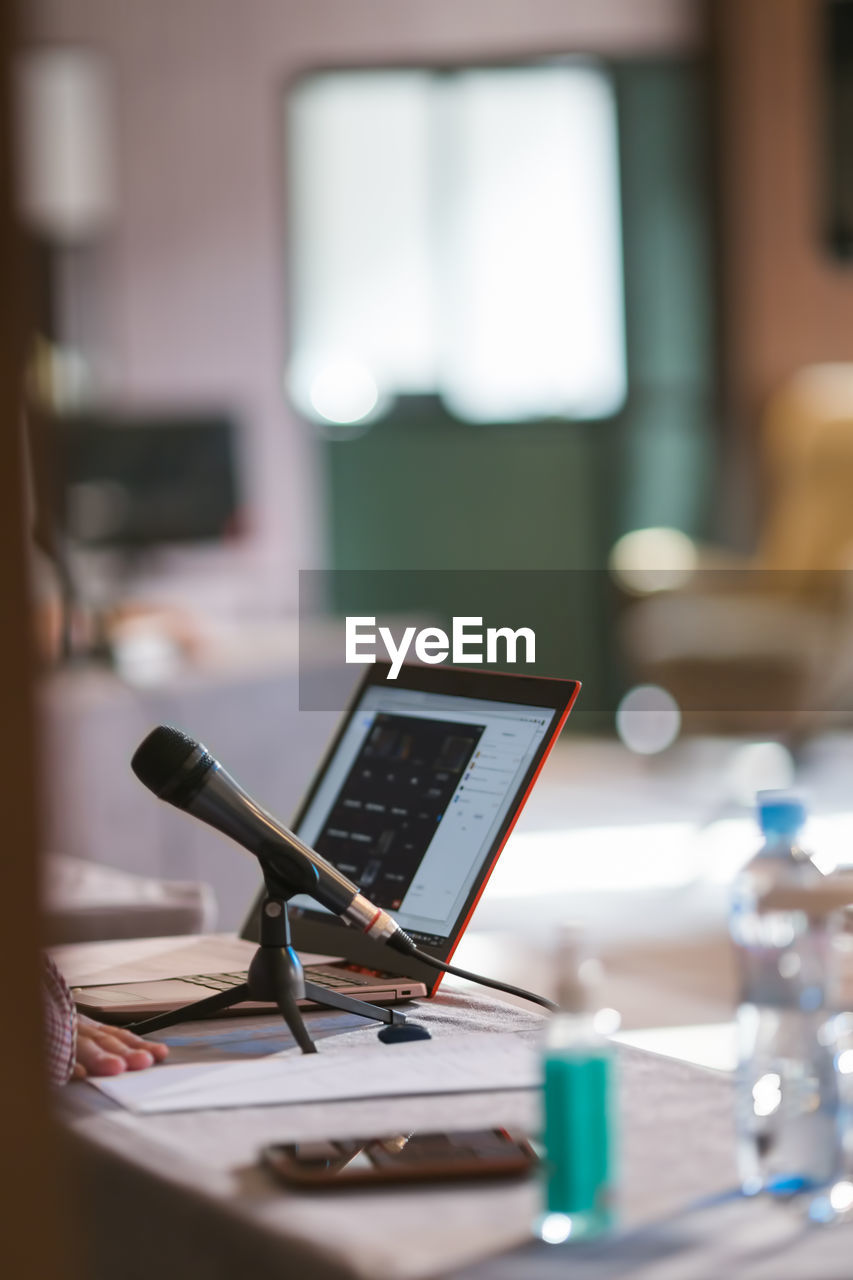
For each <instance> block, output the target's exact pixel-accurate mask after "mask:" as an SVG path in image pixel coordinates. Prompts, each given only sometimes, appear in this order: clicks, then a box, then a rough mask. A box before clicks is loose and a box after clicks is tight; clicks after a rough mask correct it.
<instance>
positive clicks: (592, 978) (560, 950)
mask: <svg viewBox="0 0 853 1280" xmlns="http://www.w3.org/2000/svg"><path fill="white" fill-rule="evenodd" d="M554 959H555V967H556V972H557V1004H558V1005H559V1007H560V1009H561V1010H563V1011H564V1012H565V1013H584V1012H585V1011H586V1010H587V1009H589V1008H590V1006H591V1003H592V994H593V989H594V987H595V985H596V979H597V978H598V977H599V976H600V966H599V964H598V962H597V961H596V960H594V959H593V958H592V957H591V956H590V955H589V951H588V948H587V946H586V944H585V936H584V929H583V926H582V925H580V924H577V923H575V922H571V923H568V924H562V925H560V927H559V929H558V931H557V938H556V944H555V947H554Z"/></svg>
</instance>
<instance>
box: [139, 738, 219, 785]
mask: <svg viewBox="0 0 853 1280" xmlns="http://www.w3.org/2000/svg"><path fill="white" fill-rule="evenodd" d="M199 746H200V743H198V742H196V741H195V739H194V738H190V737H189V736H188V735H187V734H186V733H182V732H181V730H180V729H173V728H172V726H171V725H168V724H161V725H159V726H158V727H157V728H156V729H152V730H151V732H150V733H149V735H148V737H147V738H144V739H143V740H142V742H140V744H139V746H138V747H137V748H136V750H135V751H134V753H133V758H132V759H131V762H130V767H131V769H132V770H133V772H134V773H135V774H136V776H137V778H138V779H139V781H140V782H141V783H142V784H143V786H146V787H148V789H149V791H153V792H154V794H155V795H157V796H159V795H162V793H163V792H164V791H166V790H168V788H169V785H170V784H171V783H172V782H174V781H175V779H176V777H177V775H178V774H179V773H180V770H181V768H182V766H183V765H184V763H185V762H186V761H187V760H188V759H189V757H190V756H191V755H192V753H193V752H194V751H195V750H196V749H197V748H198V747H199ZM202 750H204V748H203V747H202Z"/></svg>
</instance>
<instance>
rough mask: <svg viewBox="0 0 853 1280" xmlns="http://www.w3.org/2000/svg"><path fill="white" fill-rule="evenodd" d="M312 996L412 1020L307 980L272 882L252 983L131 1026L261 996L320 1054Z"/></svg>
mask: <svg viewBox="0 0 853 1280" xmlns="http://www.w3.org/2000/svg"><path fill="white" fill-rule="evenodd" d="M306 998H307V999H308V1000H312V1001H314V1003H315V1004H319V1005H325V1006H326V1007H327V1008H329V1009H342V1010H344V1012H346V1013H357V1014H360V1015H361V1017H363V1018H375V1019H376V1021H377V1022H388V1023H390V1024H392V1025H400V1024H403V1023H405V1021H406V1018H405V1015H404V1014H402V1013H399V1012H398V1011H397V1010H396V1009H387V1008H383V1007H382V1005H378V1004H368V1002H367V1001H366V1000H355V999H354V998H353V997H352V996H345V995H343V994H342V993H341V992H340V991H330V990H329V989H328V988H327V987H323V986H321V985H320V984H319V983H317V982H306V980H305V973H304V971H303V969H302V961H301V960H300V959H299V956H298V955H297V954H296V952H295V951H294V950H293V947H292V945H291V942H290V921H289V919H288V915H287V902H286V900H285V899H284V898H283V897H281V895H280V894H277V893H275V892H273V891H272V890H271V889H270V887H269V885H267V893H266V896H265V898H264V900H263V904H262V906H261V942H260V946H259V947H258V949H257V951H256V952H255V954H254V956H253V957H252V962H251V964H250V965H249V972H248V974H247V977H246V981H245V982H241V983H239V984H238V985H237V986H236V987H229V988H228V990H227V991H217V992H216V994H215V995H212V996H208V998H207V999H205V1000H196V1001H194V1002H193V1003H192V1004H187V1005H184V1006H183V1007H182V1008H180V1009H172V1010H171V1011H170V1012H169V1013H161V1014H158V1015H157V1016H156V1017H154V1018H146V1019H145V1021H144V1022H135V1023H133V1024H132V1025H131V1026H130V1027H129V1028H128V1030H130V1031H135V1032H136V1034H137V1035H145V1034H146V1033H147V1032H149V1031H161V1030H162V1029H163V1028H164V1027H172V1026H174V1025H175V1024H176V1023H178V1022H189V1021H195V1020H198V1019H200V1018H207V1017H209V1016H211V1015H212V1014H216V1013H220V1012H221V1011H222V1010H223V1009H230V1008H231V1007H232V1006H233V1005H235V1004H243V1003H244V1002H245V1001H247V1000H252V1001H254V1000H258V1001H263V1002H264V1003H268V1002H269V1003H272V1004H275V1005H277V1006H278V1011H279V1013H280V1014H281V1016H282V1018H284V1021H285V1022H286V1023H287V1026H288V1028H289V1029H290V1032H291V1034H292V1035H293V1038H294V1039H295V1041H296V1043H297V1044H298V1045H299V1048H300V1049H301V1050H302V1052H303V1053H316V1052H317V1046H316V1045H315V1044H314V1041H313V1040H312V1039H311V1037H310V1036H309V1034H308V1029H307V1027H306V1026H305V1022H304V1020H303V1018H302V1011H301V1009H300V1008H299V1005H298V1004H297V1001H298V1000H301V999H306Z"/></svg>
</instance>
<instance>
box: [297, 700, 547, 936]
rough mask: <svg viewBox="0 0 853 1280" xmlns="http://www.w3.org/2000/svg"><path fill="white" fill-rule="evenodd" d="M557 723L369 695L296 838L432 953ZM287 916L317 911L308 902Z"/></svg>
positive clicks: (530, 708)
mask: <svg viewBox="0 0 853 1280" xmlns="http://www.w3.org/2000/svg"><path fill="white" fill-rule="evenodd" d="M556 715H557V712H556V710H554V709H552V708H549V707H542V706H535V705H528V704H526V703H511V702H499V701H493V700H490V699H488V698H474V697H463V696H459V695H454V694H451V693H440V692H426V691H423V690H417V689H410V688H409V689H407V688H401V687H399V686H397V685H393V684H391V683H390V682H386V683H384V684H381V685H379V684H374V685H368V686H367V688H366V689H364V691H363V693H362V696H361V698H360V699H359V700H358V702H357V704H356V706H355V708H354V709H353V711H352V713H351V714H350V717H349V719H348V721H347V723H346V725H345V727H344V731H343V733H342V735H341V736H340V738H339V739H338V742H337V745H336V748H335V750H334V751H333V754H332V756H331V757H330V759H329V760H328V762H327V764H326V768H325V770H324V771H323V774H322V776H321V779H320V781H319V785H318V787H317V788H316V790H315V791H314V793H313V795H312V796H311V798H310V800H309V803H308V805H307V808H306V809H305V811H304V812H303V814H302V815H301V818H300V820H299V823H298V826H297V827H296V833H297V835H298V836H299V837H300V839H302V840H304V841H305V842H306V844H309V845H311V846H312V847H313V848H315V849H316V850H317V852H318V853H320V854H322V856H323V857H324V858H326V859H327V861H329V862H331V863H333V864H334V865H335V866H336V867H337V868H338V869H339V870H340V871H342V872H343V873H344V875H346V876H348V877H349V878H350V879H351V880H353V881H354V882H355V883H356V884H357V885H358V886H359V888H360V889H361V891H362V893H364V894H365V895H366V896H367V897H368V898H370V900H371V902H373V903H375V904H376V906H378V907H384V908H385V910H387V911H389V912H390V913H391V914H392V915H393V916H394V918H395V919H396V920H397V922H398V923H399V924H400V925H401V926H402V928H403V929H405V930H406V931H407V932H409V933H414V934H417V935H419V936H420V937H422V938H424V939H425V940H426V938H429V939H430V940H435V942H436V943H437V942H438V941H439V940H440V939H445V938H447V937H448V936H449V935H450V933H451V930H452V929H453V926H454V924H455V923H456V921H457V919H458V918H459V915H460V912H461V910H462V908H463V906H464V905H465V903H466V901H467V899H468V898H469V896H470V893H471V890H472V888H473V887H474V886H475V884H476V882H477V880H478V878H479V877H480V876H481V874H482V870H483V865H484V862H485V861H486V859H487V857H488V855H489V853H490V851H491V850H492V848H493V845H494V843H495V841H496V839H497V838H498V836H499V834H500V832H501V829H502V827H503V826H504V824H505V822H506V819H507V816H508V814H509V812H510V809H511V807H513V806H514V805H517V800H518V794H519V788H520V787H521V784H522V783H523V781H524V779H525V777H526V775H527V774H528V772H529V770H530V767H531V764H532V763H533V761H534V760H535V759H536V756H537V754H538V752H539V750H540V748H541V746H542V743H543V740H544V739H545V738H546V737H547V736H548V732H549V729H550V727H551V726H552V725H553V722H554V719H555V717H556ZM293 905H294V906H296V907H301V908H304V909H307V910H310V911H313V912H318V913H322V911H323V908H321V907H318V905H317V904H316V903H315V902H314V901H313V899H311V898H307V897H296V898H294V899H293ZM329 914H330V913H329Z"/></svg>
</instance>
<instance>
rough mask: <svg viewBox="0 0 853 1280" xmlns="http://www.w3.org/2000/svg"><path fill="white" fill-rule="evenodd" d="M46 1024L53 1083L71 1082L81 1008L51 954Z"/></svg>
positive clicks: (45, 979) (46, 973) (46, 968)
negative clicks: (74, 999) (78, 1017)
mask: <svg viewBox="0 0 853 1280" xmlns="http://www.w3.org/2000/svg"><path fill="white" fill-rule="evenodd" d="M43 987H44V1026H45V1049H46V1053H47V1072H48V1079H49V1080H50V1083H51V1084H67V1082H68V1081H69V1080H70V1079H71V1073H72V1071H73V1070H74V1061H75V1059H76V1056H77V1010H76V1009H75V1007H74V1001H73V999H72V997H71V992H70V991H69V990H68V984H67V983H66V981H65V979H64V978H63V976H62V974H61V973H60V972H59V970H58V969H57V967H56V965H55V964H54V962H53V961H52V960H51V958H50V957H49V956H45V963H44V977H43Z"/></svg>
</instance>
